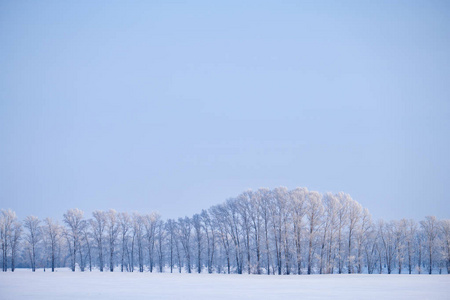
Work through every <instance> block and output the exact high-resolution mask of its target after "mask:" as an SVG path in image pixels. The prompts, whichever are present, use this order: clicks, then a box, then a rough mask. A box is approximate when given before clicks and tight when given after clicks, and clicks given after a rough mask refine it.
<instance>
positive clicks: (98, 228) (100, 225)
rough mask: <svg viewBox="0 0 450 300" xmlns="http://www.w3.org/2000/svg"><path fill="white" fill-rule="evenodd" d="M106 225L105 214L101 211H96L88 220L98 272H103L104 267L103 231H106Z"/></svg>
mask: <svg viewBox="0 0 450 300" xmlns="http://www.w3.org/2000/svg"><path fill="white" fill-rule="evenodd" d="M106 223H107V213H106V212H104V211H101V210H96V211H94V212H93V213H92V219H90V220H89V224H90V225H91V228H92V234H93V237H94V240H95V242H96V244H97V253H98V266H99V269H100V272H103V268H104V266H105V261H104V255H103V253H104V252H103V251H104V247H105V245H104V241H105V231H106Z"/></svg>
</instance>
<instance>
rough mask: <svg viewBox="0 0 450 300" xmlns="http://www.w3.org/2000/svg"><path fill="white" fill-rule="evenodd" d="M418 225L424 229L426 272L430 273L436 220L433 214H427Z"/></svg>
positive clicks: (436, 230)
mask: <svg viewBox="0 0 450 300" xmlns="http://www.w3.org/2000/svg"><path fill="white" fill-rule="evenodd" d="M420 225H421V226H422V228H423V230H424V233H425V237H426V241H427V251H428V273H429V274H431V273H432V272H433V255H434V252H435V244H436V237H437V234H438V221H437V219H436V217H434V216H427V217H426V218H425V220H424V221H421V222H420Z"/></svg>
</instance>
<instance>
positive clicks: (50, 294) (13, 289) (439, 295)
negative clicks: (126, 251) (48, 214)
mask: <svg viewBox="0 0 450 300" xmlns="http://www.w3.org/2000/svg"><path fill="white" fill-rule="evenodd" d="M144 298H145V299H196V300H202V299H258V300H261V299H335V300H336V299H346V300H348V299H396V300H398V299H408V300H411V299H421V300H423V299H450V275H367V274H358V275H356V274H354V275H343V274H342V275H337V274H336V275H309V276H308V275H300V276H298V275H290V276H274V275H269V276H268V275H227V274H185V273H183V274H178V273H174V274H170V273H139V272H134V273H120V272H114V273H109V272H105V273H100V272H92V273H91V272H84V273H81V272H75V273H72V272H67V271H62V270H59V271H58V272H55V273H51V272H48V271H47V272H43V271H42V270H38V271H37V272H35V273H32V272H31V271H30V270H17V271H16V272H14V273H11V272H7V273H3V272H2V273H0V299H3V300H8V299H15V300H16V299H35V300H39V299H96V300H101V299H108V300H110V299H144Z"/></svg>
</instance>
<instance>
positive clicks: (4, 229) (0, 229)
mask: <svg viewBox="0 0 450 300" xmlns="http://www.w3.org/2000/svg"><path fill="white" fill-rule="evenodd" d="M16 220H17V217H16V213H15V212H14V211H12V210H10V209H8V210H3V209H2V210H1V213H0V239H1V246H2V270H3V272H6V271H7V270H8V246H9V245H10V243H9V239H10V237H11V235H12V229H13V224H14V222H16Z"/></svg>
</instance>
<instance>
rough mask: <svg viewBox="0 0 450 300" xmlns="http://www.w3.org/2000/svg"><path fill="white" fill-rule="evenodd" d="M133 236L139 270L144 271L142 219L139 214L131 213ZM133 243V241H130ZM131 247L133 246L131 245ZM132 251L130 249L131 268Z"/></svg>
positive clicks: (132, 265) (132, 264)
mask: <svg viewBox="0 0 450 300" xmlns="http://www.w3.org/2000/svg"><path fill="white" fill-rule="evenodd" d="M132 222H133V236H135V237H136V246H137V253H138V264H139V272H144V219H143V217H142V216H141V215H139V214H137V213H133V219H132ZM132 245H134V243H132ZM132 247H133V246H132ZM133 253H134V251H133V250H132V251H131V254H132V256H131V270H133V269H134V262H133V261H134V259H133Z"/></svg>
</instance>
